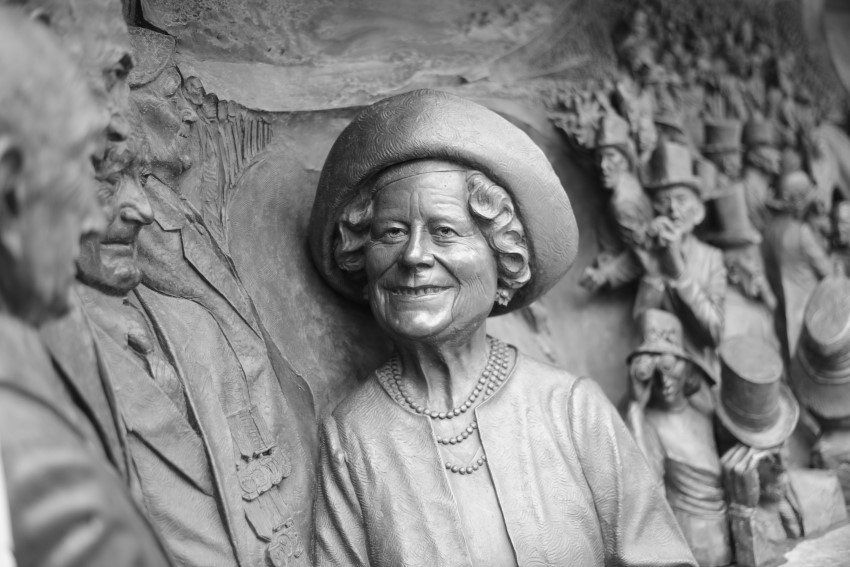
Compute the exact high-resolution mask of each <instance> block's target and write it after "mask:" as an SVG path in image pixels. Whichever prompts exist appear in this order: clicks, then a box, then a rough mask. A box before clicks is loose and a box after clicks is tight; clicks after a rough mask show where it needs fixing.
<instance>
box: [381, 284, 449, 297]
mask: <svg viewBox="0 0 850 567" xmlns="http://www.w3.org/2000/svg"><path fill="white" fill-rule="evenodd" d="M443 289H444V288H442V287H438V286H434V285H426V286H421V287H398V288H395V289H391V290H390V293H392V294H393V295H403V296H407V297H416V296H420V295H432V294H435V293H439V292H441V291H443Z"/></svg>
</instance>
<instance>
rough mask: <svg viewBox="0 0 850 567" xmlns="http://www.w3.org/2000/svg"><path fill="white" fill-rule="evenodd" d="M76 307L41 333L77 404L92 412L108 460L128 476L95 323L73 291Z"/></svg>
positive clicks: (121, 437) (89, 413)
mask: <svg viewBox="0 0 850 567" xmlns="http://www.w3.org/2000/svg"><path fill="white" fill-rule="evenodd" d="M73 301H74V304H73V308H72V310H71V312H70V313H69V314H68V315H67V316H66V317H64V318H62V319H60V320H58V321H54V322H51V323H49V324H47V325H45V326H44V327H43V328H42V330H41V337H42V340H43V341H44V344H45V346H46V347H47V350H48V352H49V353H50V356H51V357H52V359H53V362H54V363H55V364H56V366H57V367H58V370H59V372H60V374H61V375H62V376H63V378H64V380H65V382H66V383H67V384H68V387H69V388H70V389H71V391H72V392H73V393H74V396H75V397H76V399H77V404H78V405H79V406H80V407H81V409H82V410H83V412H84V413H85V414H86V415H88V416H89V419H90V421H91V422H92V425H93V426H94V428H95V430H96V431H97V434H98V436H99V437H100V438H101V440H102V443H103V445H104V449H105V450H106V451H107V453H108V457H109V460H110V461H111V462H112V464H113V465H114V466H115V467H116V468H117V469H118V471H119V472H120V473H121V475H122V477H124V478H125V479H126V478H128V474H129V473H128V463H127V453H126V439H124V436H123V431H122V428H121V427H120V425H119V423H118V421H117V419H116V417H115V416H116V415H117V413H118V412H117V406H116V403H115V398H114V395H113V392H112V388H113V385H112V384H111V383H110V381H109V377H108V376H107V375H106V373H105V372H104V368H103V365H102V361H101V359H100V353H99V352H98V349H97V347H96V345H95V342H94V340H93V339H92V333H93V326H92V325H91V323H90V321H89V320H88V318H87V317H86V315H85V313H84V312H83V307H82V302H81V301H80V300H79V296H78V295H77V294H74V295H73Z"/></svg>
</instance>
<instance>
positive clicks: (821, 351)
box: [790, 277, 850, 420]
mask: <svg viewBox="0 0 850 567" xmlns="http://www.w3.org/2000/svg"><path fill="white" fill-rule="evenodd" d="M790 379H791V385H792V386H793V388H794V392H795V393H796V394H797V397H798V398H799V399H800V402H801V403H802V404H803V405H804V406H806V407H807V408H809V410H810V411H811V412H812V413H813V414H814V415H815V416H817V417H819V418H822V419H826V420H841V419H846V418H848V417H850V280H848V279H846V278H839V277H831V278H826V279H825V280H823V281H821V282H820V283H819V284H818V286H817V287H816V288H815V291H814V292H813V293H812V295H811V297H810V298H809V302H808V304H807V305H806V310H805V312H804V315H803V329H802V332H801V334H800V341H799V343H798V344H797V352H796V354H795V356H794V358H793V359H792V361H791V375H790Z"/></svg>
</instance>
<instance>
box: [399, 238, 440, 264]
mask: <svg viewBox="0 0 850 567" xmlns="http://www.w3.org/2000/svg"><path fill="white" fill-rule="evenodd" d="M431 245H432V243H431V236H430V234H428V231H427V230H424V229H421V228H419V229H414V230H412V231H411V233H410V238H409V239H408V240H407V244H406V245H405V248H404V254H402V258H401V260H402V263H403V264H404V265H405V266H407V267H408V268H418V267H430V266H433V265H434V255H433V254H432V253H431Z"/></svg>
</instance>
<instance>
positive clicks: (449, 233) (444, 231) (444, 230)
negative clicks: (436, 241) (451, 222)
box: [434, 226, 457, 238]
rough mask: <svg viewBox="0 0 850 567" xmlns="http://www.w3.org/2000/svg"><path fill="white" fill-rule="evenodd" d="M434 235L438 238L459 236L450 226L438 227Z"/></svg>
mask: <svg viewBox="0 0 850 567" xmlns="http://www.w3.org/2000/svg"><path fill="white" fill-rule="evenodd" d="M434 235H435V236H437V237H438V238H451V237H453V236H457V232H455V230H454V229H453V228H450V227H448V226H438V227H437V228H436V229H434Z"/></svg>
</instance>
